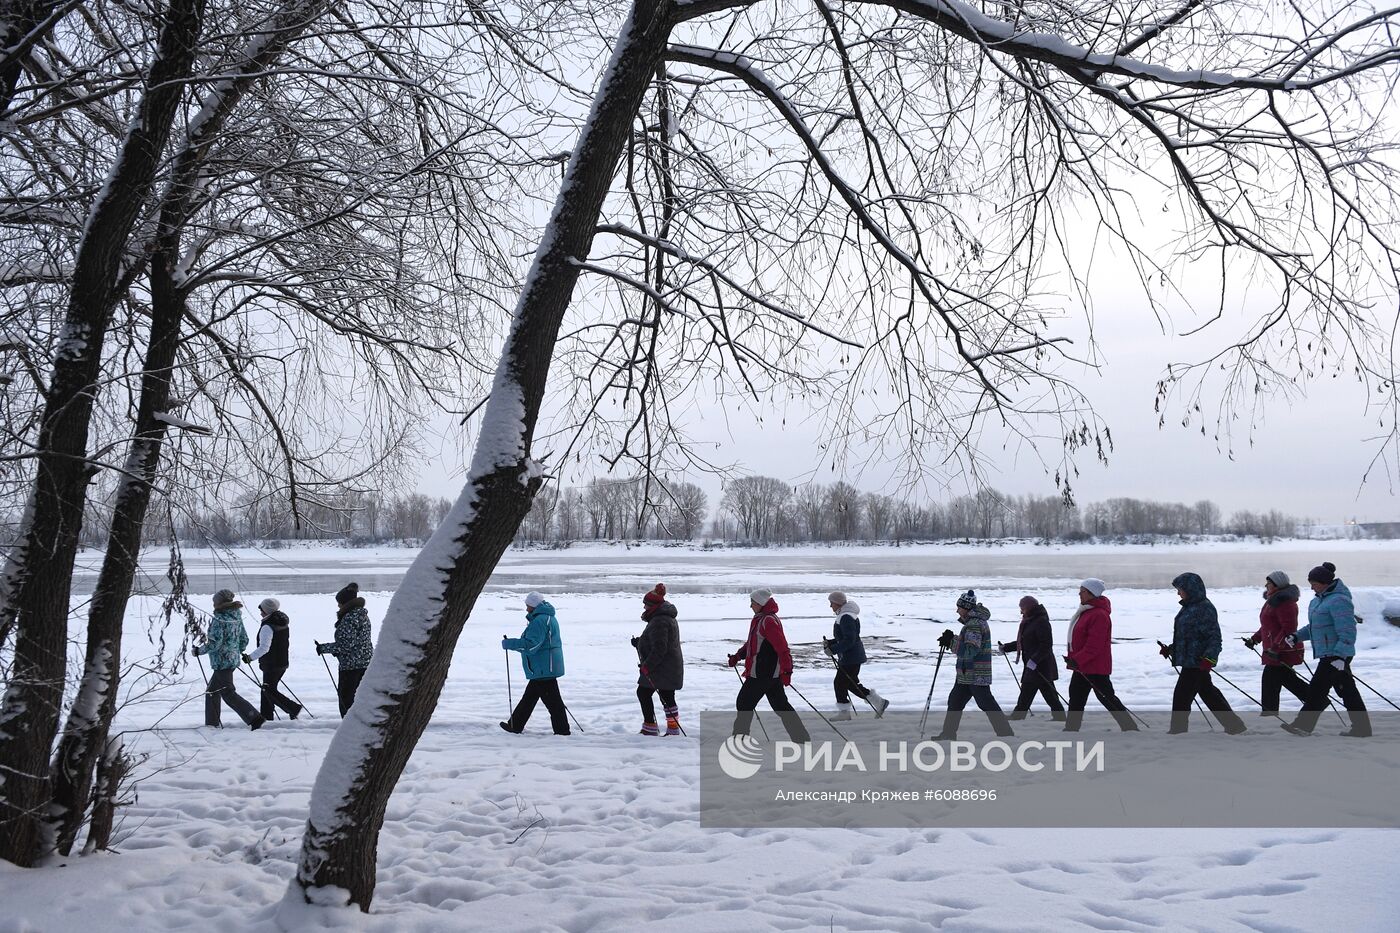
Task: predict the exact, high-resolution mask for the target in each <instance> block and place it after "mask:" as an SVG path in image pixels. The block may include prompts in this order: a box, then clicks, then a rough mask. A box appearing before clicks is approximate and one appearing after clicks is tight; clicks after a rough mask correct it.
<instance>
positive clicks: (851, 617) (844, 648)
mask: <svg viewBox="0 0 1400 933" xmlns="http://www.w3.org/2000/svg"><path fill="white" fill-rule="evenodd" d="M831 653H832V654H833V655H835V656H836V661H837V663H838V664H840V665H841V666H842V667H851V666H852V665H855V664H864V663H865V643H864V642H862V641H861V640H860V606H858V605H856V604H855V603H852V602H847V603H846V605H844V606H842V607H841V614H840V615H839V616H837V618H836V622H835V624H833V625H832V626H831Z"/></svg>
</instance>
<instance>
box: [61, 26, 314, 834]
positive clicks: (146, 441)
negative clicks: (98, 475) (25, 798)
mask: <svg viewBox="0 0 1400 933" xmlns="http://www.w3.org/2000/svg"><path fill="white" fill-rule="evenodd" d="M327 6H328V4H327V3H326V2H324V0H313V2H297V0H293V2H289V3H288V4H286V6H285V8H284V9H283V10H282V11H281V12H280V14H279V15H278V16H276V17H275V18H273V19H272V20H271V22H269V23H267V24H265V25H261V26H260V27H259V29H258V32H257V35H256V38H254V39H252V40H250V42H249V43H248V45H247V46H246V47H245V49H244V50H243V53H242V54H241V56H240V61H239V62H238V63H237V65H236V66H235V67H231V68H221V69H220V70H221V72H223V73H225V74H228V75H229V77H226V78H223V79H222V80H220V81H218V82H216V83H215V84H214V85H213V87H212V88H211V89H210V91H209V92H208V93H207V94H206V95H205V96H204V99H203V101H202V105H201V106H200V108H199V109H198V111H196V113H195V116H194V118H193V120H192V121H191V124H190V127H189V129H188V131H187V133H186V139H185V144H184V146H183V148H182V149H181V151H180V155H179V156H178V157H177V158H176V161H175V169H174V175H173V178H172V179H171V181H170V184H169V187H168V188H167V190H166V192H165V195H164V197H163V198H162V202H161V211H160V220H159V223H158V226H157V232H156V240H155V243H154V248H153V250H152V251H151V258H150V266H149V282H150V295H151V323H150V334H149V337H148V340H147V350H146V359H145V363H144V365H143V366H142V374H141V396H140V401H139V402H138V407H137V413H136V432H135V436H134V438H133V440H132V442H131V451H130V454H129V455H128V458H127V463H126V477H125V478H124V480H123V482H122V483H121V486H120V487H119V489H118V493H117V500H116V504H115V506H114V508H113V514H112V525H111V529H110V531H109V533H108V538H107V550H106V553H105V554H104V556H103V560H102V570H101V572H100V574H99V576H98V578H97V585H96V588H95V589H94V590H93V595H92V604H91V607H90V609H89V612H88V628H87V652H86V659H85V663H84V669H83V677H82V680H81V682H80V683H79V686H78V694H77V696H76V697H75V699H74V701H73V706H72V708H71V709H70V711H69V714H68V721H67V723H66V724H65V726H64V731H63V737H62V739H61V740H60V741H59V745H58V750H57V752H56V753H55V755H54V761H53V767H52V780H53V798H52V802H51V805H50V806H49V808H48V818H49V821H50V822H51V824H52V828H53V838H54V842H55V845H56V848H57V850H58V852H59V853H60V854H62V855H68V854H69V852H70V851H71V850H72V847H73V843H74V841H75V840H76V839H77V835H78V831H79V829H80V828H81V826H82V820H83V814H84V812H85V811H86V809H87V802H88V795H89V792H90V790H91V788H92V775H93V769H94V768H95V767H96V766H97V763H98V756H99V754H100V753H101V751H102V749H104V748H105V747H106V746H107V735H108V731H109V727H110V726H111V722H112V717H113V716H114V715H115V713H116V697H117V688H118V687H119V685H120V683H119V676H120V671H121V643H122V621H123V619H124V618H125V616H126V606H127V601H128V600H129V598H130V596H131V587H132V581H133V580H134V578H135V576H136V569H137V563H138V561H139V558H140V553H141V537H142V532H143V530H144V527H145V522H146V512H147V509H148V507H149V506H150V502H151V490H152V486H153V484H154V483H155V479H156V475H157V472H158V470H159V468H160V459H161V448H162V445H163V443H164V440H165V435H166V431H167V430H168V428H169V426H170V424H171V422H172V421H174V422H178V419H174V418H171V417H170V416H169V415H168V414H167V413H166V409H167V408H168V407H169V405H170V395H171V391H170V390H171V381H172V377H173V375H174V367H175V362H176V354H177V352H178V351H179V348H180V333H181V325H182V323H183V321H184V318H185V313H186V300H187V296H188V293H187V291H186V289H185V287H184V283H183V281H182V277H181V275H180V271H179V270H180V267H181V252H182V242H183V233H184V229H185V225H186V223H187V221H188V220H189V218H190V216H191V214H192V213H193V212H194V210H195V208H196V206H197V202H198V200H199V197H200V195H199V192H200V190H201V185H200V177H201V174H202V172H203V171H204V166H205V161H206V157H207V155H208V153H209V150H210V146H211V145H212V144H213V142H214V140H215V139H216V138H217V137H218V135H219V132H220V131H221V130H222V128H223V126H224V123H225V122H226V120H227V118H228V116H229V115H230V114H231V113H233V111H234V109H235V108H236V107H237V106H238V104H239V102H240V101H241V100H242V99H243V97H244V95H245V94H246V93H247V91H248V90H249V89H250V88H251V87H252V86H253V85H254V83H255V82H256V81H257V80H258V79H259V78H260V77H263V76H265V75H266V74H267V71H268V69H270V68H271V67H273V65H275V63H276V62H277V60H278V58H279V57H280V56H281V54H282V53H283V52H284V51H285V50H286V48H287V46H288V45H289V44H290V43H291V42H293V41H294V40H295V39H296V38H297V37H298V36H300V35H301V34H302V33H303V32H304V31H305V30H306V28H307V27H308V26H310V25H311V23H313V22H315V20H316V18H317V17H318V16H319V15H320V14H321V13H322V12H323V11H324V10H325V9H326V7H327ZM41 854H43V853H41Z"/></svg>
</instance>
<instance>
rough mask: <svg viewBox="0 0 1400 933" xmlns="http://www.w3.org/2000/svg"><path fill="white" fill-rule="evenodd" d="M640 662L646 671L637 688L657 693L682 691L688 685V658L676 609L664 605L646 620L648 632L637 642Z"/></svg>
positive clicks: (638, 681) (664, 603) (641, 676)
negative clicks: (686, 662)
mask: <svg viewBox="0 0 1400 933" xmlns="http://www.w3.org/2000/svg"><path fill="white" fill-rule="evenodd" d="M637 658H638V660H640V661H641V663H642V666H643V667H645V668H646V669H647V672H646V673H645V674H640V673H639V674H638V676H637V684H638V686H642V687H655V688H656V689H657V690H679V689H681V687H682V686H683V685H684V683H685V658H684V657H682V655H681V627H680V625H679V624H677V622H676V607H675V606H673V605H671V604H670V603H666V602H663V603H661V604H659V605H658V606H657V607H656V608H655V609H653V610H652V611H651V615H649V616H648V617H647V627H646V630H645V631H643V632H642V634H641V636H640V637H639V638H638V639H637Z"/></svg>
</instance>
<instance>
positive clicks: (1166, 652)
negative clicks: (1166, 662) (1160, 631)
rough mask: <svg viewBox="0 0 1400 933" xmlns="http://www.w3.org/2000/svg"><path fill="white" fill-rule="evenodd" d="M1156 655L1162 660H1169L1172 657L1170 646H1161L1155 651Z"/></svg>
mask: <svg viewBox="0 0 1400 933" xmlns="http://www.w3.org/2000/svg"><path fill="white" fill-rule="evenodd" d="M1157 653H1158V654H1160V655H1161V656H1162V657H1164V658H1170V657H1171V656H1172V646H1171V645H1162V646H1161V647H1160V648H1158V649H1157Z"/></svg>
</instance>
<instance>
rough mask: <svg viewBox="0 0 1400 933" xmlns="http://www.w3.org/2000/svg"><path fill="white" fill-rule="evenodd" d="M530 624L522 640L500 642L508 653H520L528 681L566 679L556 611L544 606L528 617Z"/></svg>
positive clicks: (537, 607) (526, 627)
mask: <svg viewBox="0 0 1400 933" xmlns="http://www.w3.org/2000/svg"><path fill="white" fill-rule="evenodd" d="M526 618H528V619H529V620H530V621H529V622H528V623H527V624H526V626H525V631H523V632H521V633H520V637H519V638H503V639H501V647H502V648H504V649H506V650H507V651H519V652H520V663H521V666H523V667H524V668H525V677H526V679H527V680H545V679H547V678H550V677H563V676H564V642H563V640H562V639H560V637H559V620H558V619H556V618H555V617H554V607H553V606H551V605H550V604H549V603H548V602H542V603H540V604H539V605H538V606H536V607H535V608H534V609H531V610H530V611H529V613H527V615H526Z"/></svg>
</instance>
